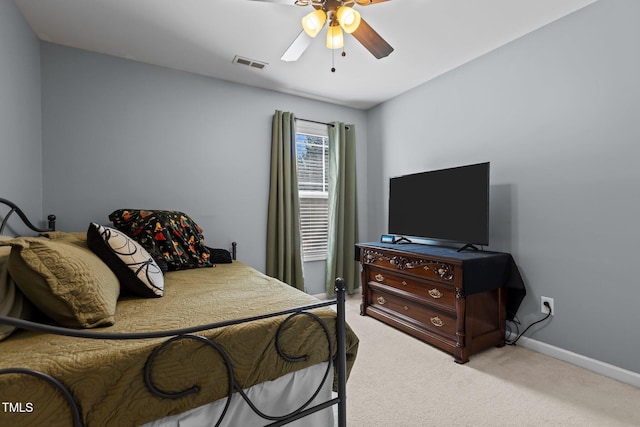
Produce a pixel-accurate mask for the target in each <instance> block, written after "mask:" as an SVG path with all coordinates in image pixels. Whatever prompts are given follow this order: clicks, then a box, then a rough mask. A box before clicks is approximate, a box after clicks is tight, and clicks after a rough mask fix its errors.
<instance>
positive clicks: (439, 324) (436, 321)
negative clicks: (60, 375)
mask: <svg viewBox="0 0 640 427" xmlns="http://www.w3.org/2000/svg"><path fill="white" fill-rule="evenodd" d="M431 323H432V324H433V326H437V327H438V328H442V327H443V326H444V322H443V321H442V319H441V318H439V317H438V316H436V317H432V318H431Z"/></svg>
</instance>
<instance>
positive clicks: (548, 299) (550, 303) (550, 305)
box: [540, 297, 556, 316]
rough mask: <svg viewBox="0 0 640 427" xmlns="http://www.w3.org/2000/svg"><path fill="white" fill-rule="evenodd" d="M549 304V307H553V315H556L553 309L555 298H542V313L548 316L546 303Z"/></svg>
mask: <svg viewBox="0 0 640 427" xmlns="http://www.w3.org/2000/svg"><path fill="white" fill-rule="evenodd" d="M545 302H546V303H549V307H551V315H552V316H553V315H554V314H556V310H555V309H554V308H553V298H549V297H540V313H544V314H547V313H548V312H549V310H548V309H547V307H545V305H544V303H545Z"/></svg>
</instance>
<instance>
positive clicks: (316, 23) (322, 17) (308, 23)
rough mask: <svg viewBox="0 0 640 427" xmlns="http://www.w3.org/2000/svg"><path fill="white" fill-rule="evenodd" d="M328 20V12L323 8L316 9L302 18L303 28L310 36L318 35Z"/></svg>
mask: <svg viewBox="0 0 640 427" xmlns="http://www.w3.org/2000/svg"><path fill="white" fill-rule="evenodd" d="M326 21H327V14H326V13H325V12H324V10H322V9H316V10H314V11H313V12H311V13H310V14H308V15H305V16H304V17H303V18H302V28H303V29H304V32H305V33H307V35H308V36H309V37H315V36H317V35H318V33H319V32H320V30H322V27H324V23H325V22H326Z"/></svg>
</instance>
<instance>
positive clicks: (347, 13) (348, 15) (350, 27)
mask: <svg viewBox="0 0 640 427" xmlns="http://www.w3.org/2000/svg"><path fill="white" fill-rule="evenodd" d="M336 18H337V19H338V22H339V23H340V26H341V27H342V29H343V30H344V31H345V32H346V33H347V34H351V33H353V32H354V31H355V30H357V29H358V26H360V21H361V18H360V13H359V12H358V11H357V10H354V9H353V8H352V7H347V6H342V7H340V8H339V9H338V11H337V12H336Z"/></svg>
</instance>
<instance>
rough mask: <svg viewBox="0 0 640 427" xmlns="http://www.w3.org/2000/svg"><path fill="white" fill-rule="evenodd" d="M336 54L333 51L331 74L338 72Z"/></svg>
mask: <svg viewBox="0 0 640 427" xmlns="http://www.w3.org/2000/svg"><path fill="white" fill-rule="evenodd" d="M335 65H336V54H335V50H333V49H331V72H332V73H335V72H336V67H335Z"/></svg>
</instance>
